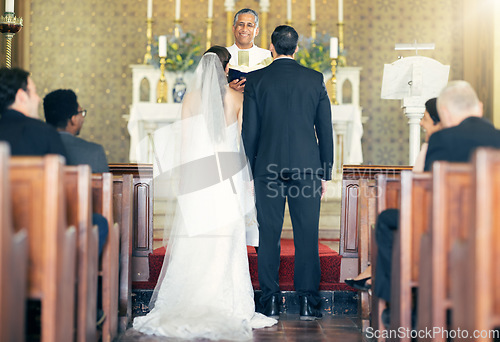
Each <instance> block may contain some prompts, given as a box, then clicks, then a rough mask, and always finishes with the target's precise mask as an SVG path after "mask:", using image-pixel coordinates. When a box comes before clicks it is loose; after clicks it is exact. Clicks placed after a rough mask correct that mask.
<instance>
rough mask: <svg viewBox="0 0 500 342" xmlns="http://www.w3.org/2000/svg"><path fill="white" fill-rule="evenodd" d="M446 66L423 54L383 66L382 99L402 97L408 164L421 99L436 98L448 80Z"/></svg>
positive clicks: (416, 145)
mask: <svg viewBox="0 0 500 342" xmlns="http://www.w3.org/2000/svg"><path fill="white" fill-rule="evenodd" d="M449 73H450V66H449V65H443V64H441V63H439V62H438V61H436V60H434V59H432V58H428V57H423V56H412V57H406V58H402V59H399V60H397V61H395V62H394V63H392V64H385V65H384V77H383V80H382V91H381V98H382V99H399V100H402V105H401V107H402V108H403V109H404V113H405V115H406V117H407V118H408V125H409V128H410V132H409V133H410V145H409V165H413V164H414V163H415V159H416V158H417V155H418V153H419V151H420V120H421V119H422V117H423V116H424V112H425V102H426V101H427V100H428V99H430V98H433V97H437V96H438V95H439V93H440V92H441V90H442V89H443V88H444V87H445V86H446V84H447V82H448V75H449Z"/></svg>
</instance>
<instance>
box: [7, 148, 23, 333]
mask: <svg viewBox="0 0 500 342" xmlns="http://www.w3.org/2000/svg"><path fill="white" fill-rule="evenodd" d="M0 188H1V191H0V227H1V229H0V284H1V286H0V341H21V342H22V341H24V329H25V313H26V311H25V305H24V303H25V301H26V283H27V277H28V273H27V269H28V241H27V233H26V229H22V230H20V231H19V232H17V233H15V232H14V226H13V223H12V209H11V192H10V184H9V147H8V146H7V144H5V143H0Z"/></svg>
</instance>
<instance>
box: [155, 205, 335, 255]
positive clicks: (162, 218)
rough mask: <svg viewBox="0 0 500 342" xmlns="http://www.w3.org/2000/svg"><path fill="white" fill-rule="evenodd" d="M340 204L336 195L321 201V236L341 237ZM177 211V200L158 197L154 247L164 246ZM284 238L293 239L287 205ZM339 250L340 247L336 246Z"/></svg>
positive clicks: (333, 238) (330, 238)
mask: <svg viewBox="0 0 500 342" xmlns="http://www.w3.org/2000/svg"><path fill="white" fill-rule="evenodd" d="M340 205H341V201H340V199H339V198H336V197H326V198H324V199H323V201H322V202H321V211H320V220H319V238H320V239H324V240H339V238H340ZM174 213H175V201H173V200H171V199H168V198H164V197H163V198H162V197H156V196H155V199H154V205H153V226H154V230H153V239H154V244H153V249H156V248H158V247H161V246H162V241H163V234H164V227H165V225H170V223H171V222H172V220H173V215H174ZM281 238H282V239H293V230H292V222H291V219H290V214H289V211H288V204H287V205H286V206H285V218H284V221H283V230H282V234H281ZM334 249H335V250H337V251H338V247H337V248H334Z"/></svg>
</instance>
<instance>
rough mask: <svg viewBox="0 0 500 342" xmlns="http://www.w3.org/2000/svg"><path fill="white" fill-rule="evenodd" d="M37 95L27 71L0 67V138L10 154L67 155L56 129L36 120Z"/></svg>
mask: <svg viewBox="0 0 500 342" xmlns="http://www.w3.org/2000/svg"><path fill="white" fill-rule="evenodd" d="M39 103H40V97H39V96H38V94H37V92H36V87H35V83H34V82H33V80H32V79H31V77H30V76H29V72H27V71H24V70H21V69H18V68H13V69H8V68H1V69H0V140H3V141H6V142H8V143H9V145H10V152H11V155H13V156H43V155H45V154H49V153H53V154H60V155H62V156H64V157H66V150H65V148H64V146H63V143H62V141H61V138H60V137H59V134H57V132H56V130H55V129H53V128H52V127H50V126H49V125H47V124H46V123H45V122H43V121H41V120H38V105H39Z"/></svg>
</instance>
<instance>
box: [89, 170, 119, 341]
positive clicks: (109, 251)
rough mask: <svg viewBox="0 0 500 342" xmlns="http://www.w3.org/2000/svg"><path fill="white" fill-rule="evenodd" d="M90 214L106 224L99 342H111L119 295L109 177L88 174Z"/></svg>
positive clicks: (117, 235)
mask: <svg viewBox="0 0 500 342" xmlns="http://www.w3.org/2000/svg"><path fill="white" fill-rule="evenodd" d="M92 206H93V212H95V213H98V214H101V215H102V216H104V217H105V218H106V219H107V220H108V238H107V240H106V243H105V245H104V249H103V252H102V256H101V267H102V309H103V311H104V314H105V315H106V320H105V321H104V324H103V327H102V339H103V341H105V342H108V341H112V340H113V339H114V337H115V336H116V334H117V332H118V295H119V285H118V283H119V244H120V232H119V227H118V225H117V224H116V225H115V224H114V216H113V178H112V174H111V173H108V172H105V173H102V174H92Z"/></svg>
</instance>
